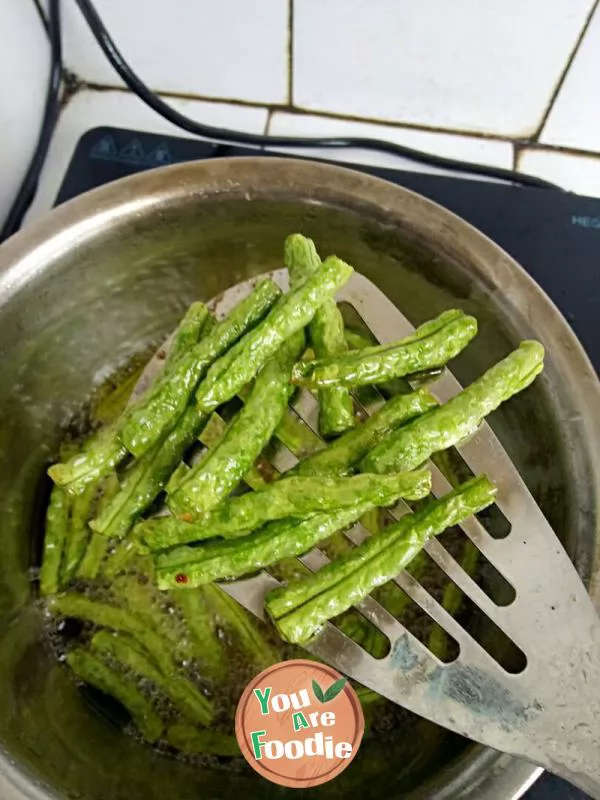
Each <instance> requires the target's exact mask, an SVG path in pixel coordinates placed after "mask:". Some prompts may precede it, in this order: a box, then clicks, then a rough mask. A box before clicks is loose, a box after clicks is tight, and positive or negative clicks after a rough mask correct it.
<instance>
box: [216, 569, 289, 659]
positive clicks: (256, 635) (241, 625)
mask: <svg viewBox="0 0 600 800" xmlns="http://www.w3.org/2000/svg"><path fill="white" fill-rule="evenodd" d="M201 591H202V592H203V593H204V596H205V597H206V600H207V602H208V604H209V606H210V607H211V608H212V609H213V611H214V612H215V614H216V615H217V620H218V622H219V624H221V625H223V626H224V627H225V628H226V629H228V630H229V631H230V632H231V633H233V635H234V636H235V638H236V640H237V643H238V645H239V647H240V648H241V649H242V650H243V651H244V652H245V653H246V655H247V656H248V657H249V658H250V659H251V661H252V663H253V664H255V665H256V666H257V667H259V668H261V667H262V668H263V669H264V668H265V667H269V666H271V664H276V663H277V661H279V660H280V657H279V653H278V652H277V650H275V648H274V647H272V646H271V644H269V642H267V640H266V639H265V637H264V636H263V635H262V634H261V632H260V630H259V628H258V625H257V624H256V623H255V621H254V619H253V618H252V617H251V616H250V614H249V613H248V612H247V611H246V610H245V609H243V608H242V606H241V605H240V604H239V603H238V602H237V601H236V600H234V599H233V598H232V597H230V596H229V595H228V594H227V592H224V591H223V589H221V588H220V587H219V586H215V585H214V584H209V585H207V586H203V587H202V589H201Z"/></svg>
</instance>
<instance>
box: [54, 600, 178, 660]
mask: <svg viewBox="0 0 600 800" xmlns="http://www.w3.org/2000/svg"><path fill="white" fill-rule="evenodd" d="M49 608H50V610H51V611H54V612H56V613H58V614H62V615H63V616H65V617H74V618H76V619H83V620H86V621H87V622H92V623H93V624H95V625H100V626H101V627H104V628H112V630H115V631H120V632H122V633H128V634H130V635H131V636H133V638H134V639H136V640H137V641H138V642H139V643H140V644H141V645H142V647H144V649H145V650H147V651H148V653H149V654H150V655H151V656H152V658H153V659H154V661H155V662H156V664H157V666H158V667H159V668H160V669H161V670H162V672H163V673H165V674H166V675H168V674H170V673H171V672H172V671H173V670H174V669H175V662H174V661H173V657H172V655H171V652H172V647H171V644H170V643H169V641H168V640H165V639H163V638H162V637H161V636H158V635H157V634H156V633H155V632H154V630H152V628H149V627H148V626H147V625H146V623H145V620H144V619H143V618H140V617H138V616H137V615H135V614H133V613H131V612H130V611H127V610H125V609H123V608H117V607H115V606H112V605H110V604H108V603H102V602H100V601H98V600H92V599H91V598H89V597H86V596H85V595H81V594H76V593H75V592H67V593H63V594H58V595H55V596H54V597H52V598H51V599H50V601H49Z"/></svg>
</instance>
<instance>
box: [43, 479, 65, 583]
mask: <svg viewBox="0 0 600 800" xmlns="http://www.w3.org/2000/svg"><path fill="white" fill-rule="evenodd" d="M70 509H71V500H70V498H69V497H68V496H67V494H65V492H63V490H62V489H61V488H60V487H59V486H55V487H54V488H53V489H52V493H51V495H50V502H49V503H48V510H47V511H46V530H45V535H44V554H43V558H42V569H41V572H40V593H41V594H42V595H50V594H56V592H58V590H59V589H60V587H61V585H62V580H61V570H62V560H63V554H64V549H65V544H66V541H67V536H68V529H69V513H70Z"/></svg>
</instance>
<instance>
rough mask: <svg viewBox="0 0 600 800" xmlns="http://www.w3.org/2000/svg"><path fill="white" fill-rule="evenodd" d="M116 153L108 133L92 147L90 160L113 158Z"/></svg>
mask: <svg viewBox="0 0 600 800" xmlns="http://www.w3.org/2000/svg"><path fill="white" fill-rule="evenodd" d="M117 152H118V150H117V145H116V144H115V140H114V137H113V136H112V135H111V134H110V133H108V134H107V135H106V136H103V137H102V139H99V140H98V141H97V142H96V143H95V144H94V145H93V146H92V150H91V156H92V158H114V157H115V156H116V155H117Z"/></svg>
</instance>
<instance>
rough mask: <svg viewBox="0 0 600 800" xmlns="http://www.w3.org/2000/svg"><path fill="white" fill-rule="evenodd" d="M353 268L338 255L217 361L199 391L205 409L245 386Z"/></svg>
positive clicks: (280, 300) (283, 299) (274, 308)
mask: <svg viewBox="0 0 600 800" xmlns="http://www.w3.org/2000/svg"><path fill="white" fill-rule="evenodd" d="M352 272H353V269H352V267H350V266H349V265H348V264H346V263H344V262H343V261H341V259H339V258H336V257H335V256H330V257H329V258H328V259H326V260H325V261H324V262H323V264H322V265H321V267H320V268H319V270H318V271H317V272H315V274H314V275H311V276H310V277H309V278H308V279H307V280H306V281H305V282H304V283H302V284H301V285H300V286H298V287H297V288H296V289H293V290H292V291H290V292H288V293H287V294H285V295H284V296H283V297H281V298H280V299H279V300H278V301H277V303H276V304H275V305H274V307H273V308H272V310H271V311H270V313H269V314H268V316H267V317H266V319H264V320H263V321H262V322H261V323H260V324H259V325H257V327H256V328H255V329H254V330H253V331H250V333H248V334H246V336H244V337H243V338H242V339H241V340H240V341H239V342H238V343H237V344H236V345H234V346H233V347H232V348H231V350H230V351H229V352H228V353H226V355H225V356H223V357H222V358H220V359H219V360H218V361H216V362H215V363H214V364H213V366H212V367H211V368H210V370H209V371H208V374H207V376H206V379H205V380H204V381H203V382H202V383H201V384H200V387H199V389H198V391H197V393H196V402H197V404H198V407H199V408H200V409H201V410H203V411H213V410H214V409H215V408H216V407H217V406H218V405H220V404H221V403H224V402H225V401H227V400H230V399H231V398H232V397H234V396H235V395H236V394H238V392H239V391H240V390H241V389H242V387H243V386H245V385H246V384H247V383H249V381H251V380H252V378H253V377H254V376H255V375H256V373H257V372H258V371H259V370H260V368H261V367H262V366H263V365H264V364H265V362H266V361H267V360H268V359H269V358H270V357H271V356H272V355H274V353H275V352H276V351H277V350H278V349H279V348H280V347H281V345H282V344H283V343H284V342H285V341H286V340H287V339H289V338H290V337H291V336H293V334H295V333H297V332H298V331H301V330H302V329H303V328H304V326H305V325H307V324H308V323H309V322H310V321H311V319H312V318H313V316H314V314H315V311H316V310H317V309H318V308H319V307H320V306H321V305H322V304H323V303H324V302H325V300H327V299H329V298H331V297H333V296H334V295H335V293H336V292H337V290H338V289H340V288H341V287H342V286H343V285H344V284H345V283H346V281H347V280H348V279H349V278H350V275H351V274H352Z"/></svg>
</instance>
